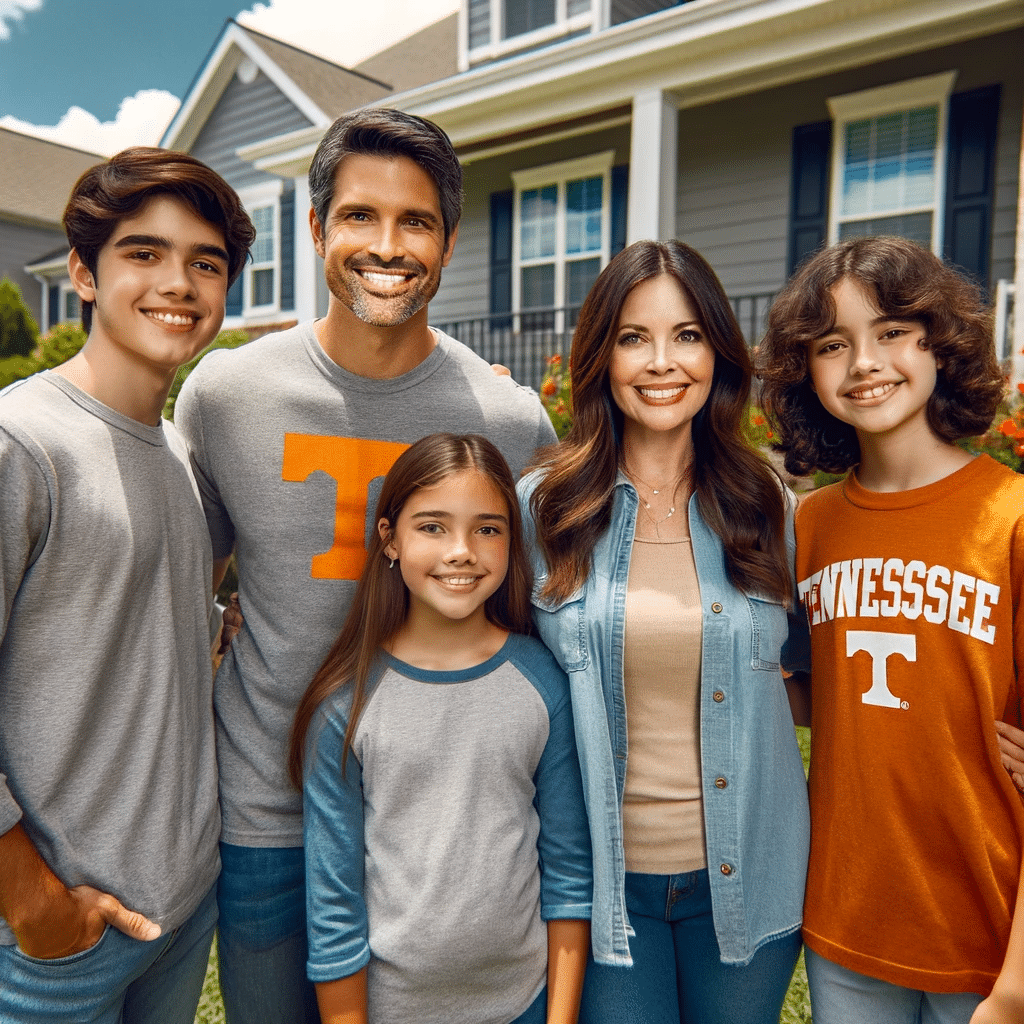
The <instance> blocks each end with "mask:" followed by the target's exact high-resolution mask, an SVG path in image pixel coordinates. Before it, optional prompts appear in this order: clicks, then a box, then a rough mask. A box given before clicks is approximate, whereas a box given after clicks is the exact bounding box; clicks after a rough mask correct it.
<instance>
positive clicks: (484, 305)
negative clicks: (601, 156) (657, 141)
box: [430, 125, 629, 323]
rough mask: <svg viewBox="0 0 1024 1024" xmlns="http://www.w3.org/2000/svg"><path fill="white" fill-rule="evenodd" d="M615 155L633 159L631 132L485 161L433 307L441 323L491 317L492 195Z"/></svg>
mask: <svg viewBox="0 0 1024 1024" xmlns="http://www.w3.org/2000/svg"><path fill="white" fill-rule="evenodd" d="M606 149H613V150H615V161H614V162H615V163H625V162H626V161H627V160H628V159H629V126H628V125H623V126H622V127H619V128H609V129H606V130H605V131H601V132H596V133H594V134H591V135H582V136H579V137H578V138H573V139H565V140H563V141H560V142H551V143H547V144H545V145H542V146H533V147H530V148H528V149H521V150H517V151H516V152H514V153H504V154H502V155H501V156H496V157H492V158H491V159H489V160H480V161H479V162H477V163H472V164H470V165H469V166H468V167H467V168H466V169H465V190H466V202H465V207H464V209H463V212H462V222H461V224H460V225H459V239H458V242H457V243H456V245H455V253H454V255H453V256H452V261H451V263H449V264H448V266H447V268H446V269H445V271H444V274H443V275H442V277H441V287H440V289H439V290H438V293H437V295H436V297H435V298H434V301H433V302H432V303H431V304H430V319H431V320H432V321H434V322H435V323H439V322H441V321H442V320H445V319H449V318H452V317H463V316H486V314H487V310H488V300H489V296H488V294H487V291H488V277H489V275H488V263H489V260H490V238H489V235H490V206H489V202H490V195H491V193H492V192H500V191H502V190H503V189H509V188H512V172H513V171H519V170H524V169H525V168H528V167H543V166H544V165H545V164H553V163H557V162H558V161H559V160H572V159H574V158H576V157H583V156H589V155H590V154H592V153H601V152H603V151H604V150H606Z"/></svg>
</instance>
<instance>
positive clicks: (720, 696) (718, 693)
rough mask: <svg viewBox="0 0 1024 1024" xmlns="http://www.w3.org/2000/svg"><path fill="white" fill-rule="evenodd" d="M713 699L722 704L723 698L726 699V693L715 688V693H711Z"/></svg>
mask: <svg viewBox="0 0 1024 1024" xmlns="http://www.w3.org/2000/svg"><path fill="white" fill-rule="evenodd" d="M711 699H712V700H713V701H714V702H715V703H716V704H721V703H722V701H723V700H725V694H724V693H722V691H721V690H715V692H714V693H713V694H711Z"/></svg>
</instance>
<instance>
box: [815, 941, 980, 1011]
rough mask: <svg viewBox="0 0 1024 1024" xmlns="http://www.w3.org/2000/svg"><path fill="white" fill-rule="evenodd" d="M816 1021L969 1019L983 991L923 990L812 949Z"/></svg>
mask: <svg viewBox="0 0 1024 1024" xmlns="http://www.w3.org/2000/svg"><path fill="white" fill-rule="evenodd" d="M806 960H807V981H808V984H809V985H810V989H811V1012H812V1014H813V1015H814V1024H968V1022H969V1021H970V1019H971V1016H972V1015H973V1013H974V1011H975V1010H976V1009H977V1008H978V1004H979V1003H980V1002H981V1000H982V997H981V996H980V995H975V994H974V993H973V992H922V991H919V990H918V989H912V988H902V987H901V986H899V985H893V984H891V983H890V982H888V981H880V980H879V979H878V978H872V977H869V976H868V975H866V974H858V973H857V972H856V971H851V970H848V969H847V968H845V967H840V966H839V965H838V964H834V963H832V961H831V960H826V959H825V958H824V957H823V956H819V955H818V954H817V953H815V952H814V950H812V949H808V950H807V953H806Z"/></svg>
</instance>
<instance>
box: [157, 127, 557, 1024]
mask: <svg viewBox="0 0 1024 1024" xmlns="http://www.w3.org/2000/svg"><path fill="white" fill-rule="evenodd" d="M309 183H310V198H311V201H312V206H313V209H312V210H311V211H310V228H311V230H312V234H313V243H314V245H315V247H316V251H317V252H318V253H319V255H320V256H321V257H322V258H323V260H324V272H325V276H326V279H327V285H328V287H329V289H330V292H331V297H330V304H329V307H328V312H327V316H326V318H325V319H323V320H319V321H316V322H314V323H304V324H300V325H299V326H297V327H294V328H292V329H291V330H288V331H284V332H283V333H280V334H274V335H268V336H266V337H264V338H261V339H260V340H258V341H256V342H254V343H253V344H251V345H247V346H244V347H243V348H240V349H236V350H234V351H232V352H224V353H221V352H216V353H214V354H212V355H211V356H210V357H208V358H206V359H204V360H203V362H202V363H201V364H200V366H199V367H198V368H197V370H196V371H195V372H194V373H193V374H192V375H191V376H190V378H189V380H188V382H187V384H186V386H185V388H184V389H183V390H182V393H181V395H180V397H179V400H178V404H177V406H176V416H177V422H178V424H179V426H180V427H181V429H182V431H183V433H184V434H185V436H186V438H187V440H188V442H189V446H190V448H191V450H192V457H193V460H194V465H195V467H196V468H197V476H198V479H199V486H200V489H201V491H202V493H203V500H204V504H205V506H206V514H207V520H208V522H209V525H210V531H211V534H212V536H213V554H214V558H215V560H216V561H215V565H224V564H226V560H227V558H228V556H229V555H230V554H231V552H232V550H234V551H235V552H236V553H237V556H238V573H239V588H238V589H239V592H240V597H241V608H242V612H243V613H244V616H245V624H244V626H243V629H242V631H241V633H240V634H239V636H238V637H237V638H236V639H235V641H234V643H233V644H232V647H231V650H230V651H229V652H228V653H227V654H226V655H225V657H224V661H223V663H222V664H221V668H220V671H219V674H218V676H217V685H216V696H215V703H216V712H217V747H218V757H219V762H220V780H221V806H222V811H223V815H224V832H223V840H224V842H223V845H222V847H221V859H222V862H223V873H222V875H221V881H220V887H219V899H220V915H221V917H220V931H219V935H218V946H219V950H220V971H221V989H222V992H223V995H224V1003H225V1008H226V1010H227V1017H228V1020H229V1022H230V1024H277V1022H290V1021H318V1020H319V1016H318V1015H317V1009H316V1002H315V995H314V993H313V988H312V986H311V985H310V984H309V983H308V982H307V981H306V976H305V967H306V932H305V928H306V926H305V916H306V911H305V896H304V877H305V875H304V864H303V852H302V803H301V797H300V794H299V793H298V792H297V791H296V790H295V789H294V788H293V787H292V785H291V784H290V782H289V780H288V770H287V751H288V738H289V733H290V730H291V726H292V720H293V718H294V716H295V709H296V707H297V705H298V702H299V699H300V697H301V696H302V694H303V693H304V691H305V689H306V686H307V685H308V683H309V681H310V679H311V678H312V677H313V674H314V672H315V671H316V669H317V668H318V667H319V665H320V662H321V661H322V660H323V658H324V656H325V655H326V653H327V651H328V650H329V648H330V646H331V644H332V643H333V641H334V639H335V637H336V636H337V634H338V630H339V628H340V626H341V623H342V621H343V619H344V618H345V613H346V611H347V610H348V606H349V602H350V601H351V599H352V595H353V593H354V591H355V585H356V584H355V581H356V580H357V579H358V577H359V573H360V570H361V568H362V565H363V560H364V558H365V536H366V531H367V530H368V529H375V528H376V527H375V524H373V523H372V522H371V523H367V521H366V519H367V510H368V508H369V511H370V513H371V514H372V511H373V506H374V503H375V500H376V495H377V491H378V488H379V486H380V482H381V478H382V477H383V476H384V474H385V473H386V472H387V470H388V469H389V468H390V466H391V464H392V463H393V462H394V460H395V459H396V458H397V457H398V455H399V454H400V453H401V452H402V451H404V450H405V449H406V448H407V447H408V446H409V445H410V444H412V443H413V442H414V441H417V440H418V439H419V438H421V437H423V436H425V435H427V434H431V433H434V432H436V431H440V430H449V431H454V432H456V433H479V434H484V435H485V436H487V437H489V438H490V439H491V440H492V441H494V442H495V444H497V446H498V447H499V448H500V449H501V451H502V452H503V454H504V455H505V457H506V458H507V459H508V461H509V463H510V465H511V466H512V470H513V472H514V473H515V474H516V476H518V475H519V473H520V471H521V470H522V469H523V467H524V466H525V465H526V463H527V462H528V461H529V460H530V459H531V457H532V455H533V453H534V450H535V449H536V448H537V447H538V446H539V445H542V444H548V443H552V442H554V440H555V436H554V432H553V430H552V428H551V424H550V422H549V420H548V418H547V416H546V414H545V413H544V410H543V408H542V406H541V404H540V402H539V401H538V400H537V397H536V395H534V394H533V393H532V392H530V391H528V390H526V389H524V388H521V387H519V386H518V385H516V384H514V383H513V382H512V381H511V380H510V379H509V378H507V377H496V376H495V374H494V373H493V372H492V371H491V368H490V367H489V366H488V365H487V363H485V362H484V361H483V360H482V359H480V358H479V357H478V356H476V355H474V354H473V353H472V352H471V351H470V350H469V349H467V348H466V347H465V346H463V345H460V344H459V343H458V342H456V341H454V340H453V339H451V338H449V337H446V336H445V335H444V334H442V333H440V332H439V331H436V330H432V329H431V328H430V327H429V326H428V325H427V303H428V302H429V301H430V299H431V298H433V296H434V294H435V292H436V291H437V287H438V284H439V282H440V277H441V269H442V268H443V267H445V266H447V264H448V261H449V260H450V259H451V255H452V248H453V246H454V245H455V238H456V235H457V233H458V223H459V217H460V215H461V212H462V169H461V167H460V165H459V161H458V157H457V156H456V155H455V152H454V150H453V149H452V146H451V143H450V142H449V140H448V137H447V136H446V135H445V134H444V132H443V131H441V130H440V129H439V128H438V127H437V126H436V125H434V124H431V123H430V122H429V121H425V120H423V119H422V118H419V117H414V116H412V115H409V114H405V113H402V112H401V111H397V110H384V109H370V110H363V111H358V112H356V113H354V114H350V115H346V116H345V117H342V118H340V119H339V120H338V121H336V122H335V123H334V125H333V126H332V127H331V128H330V129H329V131H328V132H327V134H326V136H325V137H324V139H323V141H322V142H321V144H320V146H319V148H318V150H317V153H316V155H315V157H314V159H313V164H312V166H311V168H310V172H309Z"/></svg>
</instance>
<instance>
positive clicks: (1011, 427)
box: [999, 420, 1017, 437]
mask: <svg viewBox="0 0 1024 1024" xmlns="http://www.w3.org/2000/svg"><path fill="white" fill-rule="evenodd" d="M999 433H1000V434H1002V435H1003V436H1004V437H1013V435H1014V434H1016V433H1017V424H1016V423H1015V422H1014V421H1013V420H1003V422H1002V423H1000V424H999Z"/></svg>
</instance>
